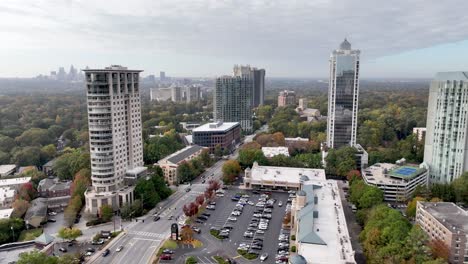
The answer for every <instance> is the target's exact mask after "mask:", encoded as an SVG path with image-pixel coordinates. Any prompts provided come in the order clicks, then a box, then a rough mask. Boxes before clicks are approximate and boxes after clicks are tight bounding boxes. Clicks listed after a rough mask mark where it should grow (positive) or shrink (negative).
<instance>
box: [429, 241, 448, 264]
mask: <svg viewBox="0 0 468 264" xmlns="http://www.w3.org/2000/svg"><path fill="white" fill-rule="evenodd" d="M429 247H430V248H431V252H432V256H434V257H435V258H441V259H444V260H445V261H448V258H449V255H450V248H449V247H448V246H447V245H446V244H445V243H444V241H442V240H440V239H434V240H431V241H430V242H429Z"/></svg>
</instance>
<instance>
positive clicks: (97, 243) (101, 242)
mask: <svg viewBox="0 0 468 264" xmlns="http://www.w3.org/2000/svg"><path fill="white" fill-rule="evenodd" d="M91 244H93V245H102V244H104V240H103V239H99V240H96V241H93V242H92V243H91Z"/></svg>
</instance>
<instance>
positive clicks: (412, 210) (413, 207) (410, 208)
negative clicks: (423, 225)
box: [406, 197, 426, 218]
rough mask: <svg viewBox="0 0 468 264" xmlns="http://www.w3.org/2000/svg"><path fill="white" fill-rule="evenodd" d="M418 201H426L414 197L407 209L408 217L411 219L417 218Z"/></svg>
mask: <svg viewBox="0 0 468 264" xmlns="http://www.w3.org/2000/svg"><path fill="white" fill-rule="evenodd" d="M418 201H426V199H424V198H423V197H414V198H413V200H411V201H410V202H409V203H408V207H406V215H407V216H408V217H410V218H414V217H415V216H416V205H417V202H418Z"/></svg>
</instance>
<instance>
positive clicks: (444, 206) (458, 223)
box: [418, 202, 468, 234]
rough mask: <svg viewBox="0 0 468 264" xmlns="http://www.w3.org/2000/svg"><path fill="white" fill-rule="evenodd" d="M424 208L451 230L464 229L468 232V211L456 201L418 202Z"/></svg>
mask: <svg viewBox="0 0 468 264" xmlns="http://www.w3.org/2000/svg"><path fill="white" fill-rule="evenodd" d="M418 203H420V204H421V205H422V206H423V208H424V210H426V211H427V212H428V213H429V214H431V215H432V216H433V217H434V218H436V219H437V220H438V221H439V222H440V223H441V224H443V225H444V226H445V227H446V228H447V229H449V230H454V228H455V230H463V231H464V232H465V233H466V234H468V212H467V211H465V210H463V209H462V208H460V207H459V206H457V205H456V204H454V203H447V202H438V203H431V202H418Z"/></svg>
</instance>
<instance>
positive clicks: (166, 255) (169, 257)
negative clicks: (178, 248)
mask: <svg viewBox="0 0 468 264" xmlns="http://www.w3.org/2000/svg"><path fill="white" fill-rule="evenodd" d="M159 259H162V260H171V259H172V256H171V255H170V254H162V255H161V257H159Z"/></svg>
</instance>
